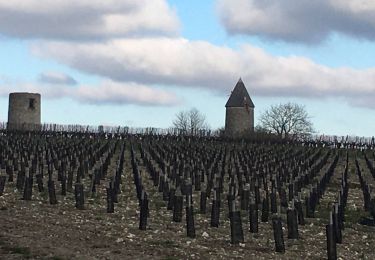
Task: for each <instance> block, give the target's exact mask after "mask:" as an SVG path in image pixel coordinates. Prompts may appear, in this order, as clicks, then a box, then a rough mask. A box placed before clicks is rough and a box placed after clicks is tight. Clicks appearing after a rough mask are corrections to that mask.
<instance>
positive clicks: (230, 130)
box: [225, 107, 254, 138]
mask: <svg viewBox="0 0 375 260" xmlns="http://www.w3.org/2000/svg"><path fill="white" fill-rule="evenodd" d="M253 131H254V109H253V108H245V107H227V108H226V115H225V135H226V136H227V137H232V138H236V137H241V136H242V135H243V134H246V133H249V132H253Z"/></svg>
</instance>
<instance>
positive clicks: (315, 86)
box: [0, 0, 375, 136]
mask: <svg viewBox="0 0 375 260" xmlns="http://www.w3.org/2000/svg"><path fill="white" fill-rule="evenodd" d="M374 17H375V1H372V0H371V1H369V0H314V1H311V0H268V1H264V0H205V1H201V0H189V1H181V0H168V1H167V0H138V1H133V0H107V1H102V0H12V1H9V0H0V121H7V111H8V95H9V93H10V92H21V91H27V92H38V93H41V95H42V122H46V123H57V124H89V125H108V126H118V125H121V126H130V127H149V126H151V127H158V128H167V127H170V126H172V121H173V119H174V118H175V115H176V113H178V112H179V111H183V110H188V109H190V108H193V107H195V108H197V109H198V110H199V111H201V112H202V113H203V114H204V115H205V116H206V119H207V122H208V124H209V125H210V126H211V128H212V129H217V128H220V127H223V126H224V124H225V103H226V101H227V99H228V97H229V95H230V92H231V90H232V89H233V88H234V86H235V84H236V82H237V81H238V79H239V78H242V80H243V82H244V83H245V85H246V87H247V90H248V92H249V94H250V96H251V98H252V100H253V102H254V104H255V124H257V123H258V119H259V116H260V114H261V113H262V112H263V111H265V110H266V109H268V108H269V107H270V106H271V105H277V104H282V103H286V102H295V103H298V104H301V105H303V106H305V109H306V111H307V112H308V113H309V115H310V116H311V120H312V122H313V124H314V127H315V129H316V131H317V133H319V134H328V135H358V136H373V135H374V133H375V102H374V100H375V59H374V58H375V18H374Z"/></svg>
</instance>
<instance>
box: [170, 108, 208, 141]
mask: <svg viewBox="0 0 375 260" xmlns="http://www.w3.org/2000/svg"><path fill="white" fill-rule="evenodd" d="M173 126H174V127H175V128H177V129H179V130H180V131H182V132H183V133H185V134H191V135H196V134H198V132H199V130H207V129H208V128H209V127H208V124H207V122H206V117H205V116H204V115H203V114H202V113H201V112H199V111H198V109H196V108H192V109H190V110H188V111H180V112H179V113H177V114H176V118H175V120H173Z"/></svg>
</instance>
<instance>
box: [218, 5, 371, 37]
mask: <svg viewBox="0 0 375 260" xmlns="http://www.w3.org/2000/svg"><path fill="white" fill-rule="evenodd" d="M217 8H218V12H219V16H220V18H221V21H222V23H223V25H224V26H225V28H226V30H227V31H228V32H229V33H232V34H249V35H258V36H262V37H266V38H271V39H279V40H284V41H292V42H305V43H316V42H321V41H323V40H325V39H326V38H327V37H328V36H329V35H330V34H331V33H333V32H340V33H344V34H347V35H351V36H354V37H359V38H366V39H370V40H374V39H375V20H374V16H375V3H374V1H369V0H313V1H312V0H268V1H264V0H218V3H217Z"/></svg>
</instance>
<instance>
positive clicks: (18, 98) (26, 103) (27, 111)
mask: <svg viewBox="0 0 375 260" xmlns="http://www.w3.org/2000/svg"><path fill="white" fill-rule="evenodd" d="M40 128H41V97H40V94H37V93H26V92H19V93H10V94H9V109H8V126H7V129H8V130H26V131H36V130H40Z"/></svg>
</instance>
